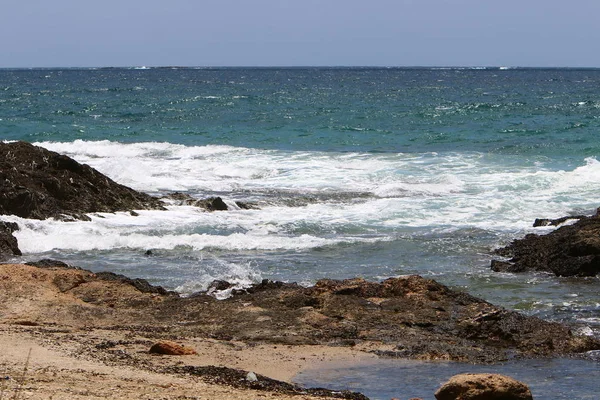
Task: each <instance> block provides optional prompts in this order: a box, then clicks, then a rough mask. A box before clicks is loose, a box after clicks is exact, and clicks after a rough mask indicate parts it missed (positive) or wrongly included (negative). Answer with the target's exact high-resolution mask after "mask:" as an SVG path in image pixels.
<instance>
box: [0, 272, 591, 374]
mask: <svg viewBox="0 0 600 400" xmlns="http://www.w3.org/2000/svg"><path fill="white" fill-rule="evenodd" d="M40 265H44V267H42V268H40V267H35V266H31V265H14V264H13V265H9V264H0V303H2V304H3V316H4V317H3V318H0V323H2V322H3V323H11V322H10V321H23V320H33V321H35V322H36V324H38V325H40V324H43V325H53V326H61V325H65V324H66V325H69V326H71V327H77V326H87V327H89V326H94V327H96V328H102V327H104V328H105V329H106V328H109V327H110V328H111V329H123V330H128V331H129V330H134V331H141V332H145V335H146V336H147V337H148V338H154V339H166V340H172V339H173V338H177V340H195V339H197V338H206V339H211V340H218V341H226V342H231V341H235V342H243V343H254V344H258V343H265V344H272V345H292V346H297V345H325V346H335V347H339V346H343V347H348V348H352V349H353V350H354V351H362V352H367V353H371V354H376V355H379V356H383V357H401V358H412V359H422V360H456V361H466V362H475V363H487V362H497V361H503V360H507V359H509V358H511V357H548V356H558V355H567V354H573V353H582V352H586V351H590V350H598V349H600V341H598V340H597V339H595V338H593V337H588V336H578V335H576V334H574V333H573V332H572V331H571V330H570V329H569V327H568V326H566V325H562V324H559V323H554V322H547V321H543V320H541V319H538V318H535V317H528V316H525V315H522V314H519V313H517V312H514V311H510V310H506V309H503V308H501V307H497V306H494V305H492V304H490V303H488V302H486V301H484V300H481V299H478V298H476V297H473V296H471V295H469V294H466V293H462V292H459V291H454V290H451V289H449V288H448V287H446V286H444V285H442V284H440V283H438V282H436V281H434V280H431V279H425V278H423V277H420V276H417V275H414V276H407V277H401V278H390V279H386V280H385V281H383V282H381V283H377V282H368V281H365V280H363V279H350V280H343V281H337V280H320V281H318V282H317V283H316V284H315V285H314V286H312V287H302V286H300V285H297V284H292V283H283V282H272V281H268V280H265V281H263V282H262V283H260V284H256V285H254V286H252V287H250V288H248V289H246V290H239V291H236V292H235V293H234V294H233V296H232V297H230V298H228V299H226V300H217V299H215V298H214V297H213V296H210V295H208V294H206V293H198V294H195V295H191V296H188V297H181V296H179V295H178V294H176V293H174V292H169V291H166V290H164V289H162V288H161V289H162V290H160V289H158V288H156V287H155V288H156V289H155V290H153V287H151V285H149V284H148V283H147V282H146V283H145V284H144V285H139V284H136V282H138V280H135V279H127V278H125V277H121V278H119V279H115V277H114V276H105V275H103V274H102V273H95V274H94V273H92V272H90V271H85V270H82V269H77V268H73V267H71V268H67V267H63V266H52V264H51V263H48V262H46V263H43V264H40Z"/></svg>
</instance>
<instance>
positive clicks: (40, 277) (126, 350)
mask: <svg viewBox="0 0 600 400" xmlns="http://www.w3.org/2000/svg"><path fill="white" fill-rule="evenodd" d="M72 272H73V271H71V273H72ZM76 273H79V272H76ZM31 278H33V279H31ZM55 278H56V275H54V274H52V272H51V271H48V272H47V271H42V270H38V269H37V268H36V267H31V266H26V265H10V264H5V265H0V286H2V295H0V297H2V303H3V305H4V307H3V310H2V311H1V312H0V343H2V345H3V351H2V352H0V376H2V377H4V379H3V380H2V383H1V384H2V386H1V388H2V389H1V391H0V393H1V395H0V398H2V399H16V398H18V399H53V400H59V399H157V398H160V399H248V398H274V399H275V398H276V399H289V398H296V399H298V398H302V399H312V398H315V397H311V396H308V395H300V396H299V395H294V396H292V395H287V394H284V393H277V392H273V391H268V390H267V391H257V390H251V389H240V388H233V387H231V386H229V385H226V384H217V383H211V382H207V381H206V380H205V379H202V378H199V377H194V376H189V375H184V374H178V373H166V372H164V371H165V369H167V368H169V367H177V366H181V365H184V364H185V365H187V366H209V365H210V366H218V367H229V368H235V369H241V370H244V371H252V372H254V373H256V374H259V375H264V376H267V377H269V378H272V379H276V380H281V381H287V382H289V381H290V380H291V379H292V377H293V376H294V375H295V374H296V373H297V372H298V371H300V370H302V369H304V368H311V367H315V366H316V365H318V363H319V362H328V361H332V360H336V361H339V362H343V363H350V362H354V361H357V360H363V359H369V358H375V356H374V355H369V354H367V353H365V352H363V351H360V350H356V349H349V348H345V347H330V346H322V345H309V346H306V345H299V346H291V345H275V344H246V343H243V342H237V341H225V340H216V339H210V338H190V337H188V338H185V339H184V340H179V341H177V342H178V343H179V344H182V345H185V346H188V347H191V348H193V349H194V350H195V351H196V352H197V353H198V354H197V355H188V356H169V355H156V354H150V353H149V349H150V347H151V346H152V344H153V343H155V342H156V340H157V339H156V332H148V334H146V335H144V334H143V333H142V332H140V330H136V329H133V328H132V329H116V328H115V327H114V326H107V327H104V328H103V327H94V326H91V325H90V324H89V321H88V322H84V321H82V320H80V319H78V315H77V313H70V312H64V308H65V307H67V306H73V305H75V306H76V307H80V306H83V307H85V305H83V304H79V303H82V302H81V300H79V299H77V298H75V297H74V296H72V295H70V294H65V293H61V292H60V290H57V287H56V286H55V285H54V283H53V282H52V280H53V279H54V282H56V280H55ZM87 307H90V306H87ZM91 307H94V306H91ZM61 310H62V311H61ZM59 315H60V317H59V318H57V316H59ZM105 322H106V321H105ZM157 330H160V328H159V327H157ZM171 339H176V338H173V337H171ZM320 398H323V397H320Z"/></svg>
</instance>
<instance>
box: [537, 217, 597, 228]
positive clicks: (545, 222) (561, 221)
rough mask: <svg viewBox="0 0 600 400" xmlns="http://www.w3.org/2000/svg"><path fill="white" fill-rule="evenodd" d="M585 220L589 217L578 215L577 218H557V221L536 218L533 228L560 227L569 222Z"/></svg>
mask: <svg viewBox="0 0 600 400" xmlns="http://www.w3.org/2000/svg"><path fill="white" fill-rule="evenodd" d="M583 218H587V217H586V216H585V215H577V216H572V217H562V218H556V219H548V218H536V219H535V221H533V226H534V227H539V226H558V225H560V224H564V223H565V222H567V221H571V220H578V219H583Z"/></svg>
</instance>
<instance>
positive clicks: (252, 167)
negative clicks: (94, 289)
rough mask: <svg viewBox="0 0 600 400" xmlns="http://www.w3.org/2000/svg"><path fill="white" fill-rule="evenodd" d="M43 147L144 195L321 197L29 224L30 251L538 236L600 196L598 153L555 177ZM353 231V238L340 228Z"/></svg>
mask: <svg viewBox="0 0 600 400" xmlns="http://www.w3.org/2000/svg"><path fill="white" fill-rule="evenodd" d="M38 144H39V145H41V146H43V147H46V148H49V149H51V150H54V151H57V152H61V153H64V154H67V155H70V156H72V157H73V158H75V159H77V160H78V161H80V162H84V163H87V164H89V165H91V166H92V167H94V168H97V169H98V170H100V171H101V172H103V173H105V174H107V175H108V176H110V177H111V178H112V179H114V180H115V181H117V182H119V183H122V184H125V185H128V186H131V187H133V188H135V189H138V190H143V191H150V192H154V191H189V193H192V194H194V195H196V196H198V197H202V195H203V194H204V193H220V194H221V195H222V196H223V197H224V198H225V200H226V201H227V202H229V204H233V202H232V201H231V199H230V198H229V196H234V197H236V198H238V199H239V198H242V199H243V198H244V196H253V195H255V194H257V193H258V194H261V196H262V198H263V199H264V198H265V197H267V198H268V197H269V196H271V194H269V193H275V194H273V195H272V196H275V197H277V196H285V193H288V194H289V195H290V196H292V197H293V196H305V195H314V196H318V195H321V196H322V197H321V198H323V199H325V200H322V201H318V202H316V203H314V204H311V203H309V204H304V205H303V206H302V207H293V208H290V207H285V206H281V205H277V202H265V203H264V204H260V206H261V208H262V209H261V210H239V211H232V212H229V213H204V212H201V211H199V210H198V209H195V208H191V207H181V206H180V207H175V206H174V207H171V208H170V210H169V211H168V212H162V213H161V212H149V211H146V212H141V213H140V214H141V215H140V217H130V216H124V215H117V216H111V215H106V216H105V218H94V219H93V221H92V222H91V223H84V222H81V223H79V222H77V223H69V224H68V235H65V234H63V233H64V232H67V228H66V227H65V226H66V225H65V224H64V223H58V222H55V223H52V222H44V223H41V222H28V223H27V224H26V225H27V226H28V227H29V228H26V229H25V230H24V231H22V232H20V233H19V234H18V235H19V240H20V243H21V245H22V247H23V249H25V251H29V252H43V251H47V250H49V249H53V248H61V249H62V248H68V249H72V250H77V251H85V250H88V249H109V248H115V247H125V248H128V247H132V248H166V249H170V248H174V247H177V246H186V247H189V248H191V249H195V250H199V249H205V248H223V249H229V250H236V249H239V250H241V249H263V250H271V249H308V248H314V247H320V246H328V245H333V244H336V243H342V242H352V241H354V240H362V239H360V238H361V237H363V236H364V237H368V236H370V235H372V234H373V233H374V232H376V233H377V235H376V236H377V239H375V240H389V239H390V237H392V236H393V235H394V232H398V231H399V230H400V231H401V230H402V229H405V228H406V227H425V228H428V229H429V228H432V227H435V228H436V229H457V228H464V227H473V228H479V229H485V230H491V231H510V232H517V231H521V232H523V231H526V230H532V229H533V228H531V224H532V222H533V220H534V219H535V218H537V217H560V216H563V215H566V214H567V213H569V212H573V211H577V212H585V211H589V210H591V209H593V208H594V207H595V204H594V201H595V199H596V194H597V192H598V191H599V190H600V162H598V161H597V160H596V159H594V158H588V159H586V160H585V164H583V165H581V166H579V167H577V168H575V169H572V170H555V169H551V168H546V167H544V165H543V164H541V163H540V162H539V161H538V162H537V163H530V164H518V163H515V162H514V161H511V160H506V159H505V158H500V157H497V158H494V157H492V156H486V155H482V154H478V153H466V154H459V153H448V154H436V153H425V154H365V153H325V152H307V151H297V152H290V151H276V150H260V149H249V148H241V147H232V146H184V145H177V144H170V143H133V144H122V143H117V142H110V141H97V142H86V141H81V140H77V141H74V142H71V143H50V142H43V143H38ZM277 193H279V194H277ZM282 193H283V194H282ZM344 193H370V197H369V196H367V197H364V196H363V197H358V198H353V197H352V195H350V194H349V195H347V196H346V197H345V200H344V198H343V196H342V197H339V196H340V195H343V194H344ZM336 195H337V196H338V197H336ZM327 196H330V197H329V198H331V199H332V200H331V201H327V200H326V199H327V198H328V197H327ZM317 198H319V197H317ZM340 199H342V200H340ZM280 204H281V203H280ZM303 227H306V228H303ZM347 231H352V232H354V233H355V237H351V236H345V235H343V234H340V233H339V232H347ZM66 236H70V237H66ZM364 237H363V239H364ZM369 240H371V239H369Z"/></svg>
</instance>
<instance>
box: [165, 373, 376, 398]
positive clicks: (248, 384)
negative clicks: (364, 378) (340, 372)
mask: <svg viewBox="0 0 600 400" xmlns="http://www.w3.org/2000/svg"><path fill="white" fill-rule="evenodd" d="M164 372H166V373H170V374H173V373H175V374H182V375H192V376H197V377H199V378H201V379H202V380H204V381H205V382H209V383H215V384H221V385H229V386H232V387H236V388H245V389H253V390H262V391H269V392H273V393H283V394H288V395H302V396H307V395H308V396H318V397H326V398H335V399H349V400H369V398H368V397H366V396H365V395H363V394H361V393H356V392H351V391H348V390H339V391H338V390H329V389H322V388H315V389H313V388H309V389H306V388H303V387H301V386H298V385H294V384H291V383H287V382H282V381H278V380H276V379H271V378H269V377H266V376H264V375H260V374H255V373H253V372H247V371H244V370H241V369H234V368H227V367H216V366H212V365H209V366H203V367H196V366H191V365H186V366H181V367H180V366H174V367H167V368H165V369H164ZM250 374H253V375H254V376H253V378H254V377H255V378H256V380H254V379H247V378H248V376H249V375H250Z"/></svg>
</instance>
